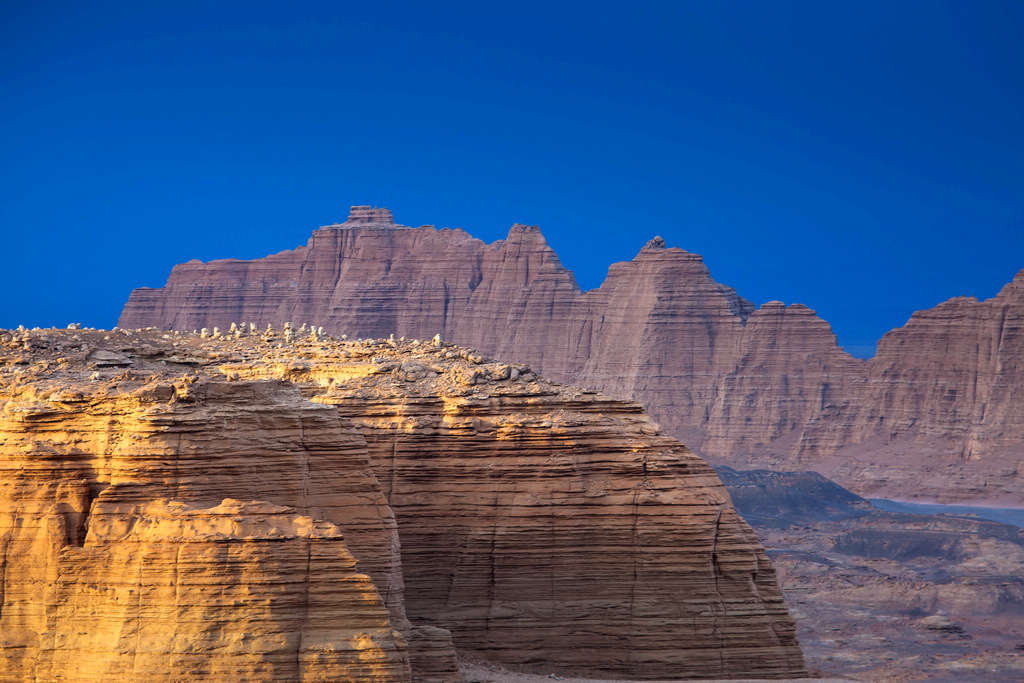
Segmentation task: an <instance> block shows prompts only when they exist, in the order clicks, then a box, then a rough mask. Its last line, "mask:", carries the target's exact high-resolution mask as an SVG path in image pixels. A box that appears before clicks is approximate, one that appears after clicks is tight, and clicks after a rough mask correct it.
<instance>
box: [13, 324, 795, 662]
mask: <svg viewBox="0 0 1024 683" xmlns="http://www.w3.org/2000/svg"><path fill="white" fill-rule="evenodd" d="M226 332H227V330H225V331H224V333H222V332H221V331H220V330H217V331H215V332H213V333H208V334H207V336H206V337H202V336H199V335H180V334H172V333H165V332H159V331H155V330H153V331H141V332H132V331H125V330H115V331H111V332H104V331H93V330H34V331H6V332H0V373H2V374H0V378H2V382H0V401H2V402H3V405H2V408H0V563H2V571H0V576H2V577H3V578H2V580H0V591H2V602H0V605H2V608H0V634H2V636H0V637H2V640H0V672H2V673H0V680H19V681H20V680H30V679H33V680H34V679H37V678H38V679H46V680H51V679H52V680H62V679H64V680H101V679H103V680H110V679H111V678H112V677H115V676H120V677H123V678H125V679H127V680H171V679H173V680H217V679H221V680H223V679H233V680H245V679H260V680H337V679H338V678H343V679H349V680H367V681H391V680H409V679H410V677H411V678H412V679H414V680H433V681H450V680H457V679H458V673H457V666H456V661H455V657H454V652H453V650H452V646H451V642H452V641H454V643H455V644H456V646H458V647H461V648H464V649H466V650H472V651H478V652H480V653H483V654H485V655H486V656H488V657H490V658H491V659H493V660H494V661H501V662H506V663H508V664H512V665H516V666H520V667H523V668H530V667H536V666H543V667H545V669H546V670H548V671H551V670H558V671H566V672H570V671H572V672H587V673H591V674H602V675H604V674H608V675H615V676H616V677H620V678H621V677H630V678H651V677H660V678H677V677H694V676H711V677H736V676H755V675H756V676H769V677H787V676H793V675H799V674H800V673H802V671H803V659H802V656H801V654H800V649H799V646H798V645H797V642H796V639H795V635H794V633H795V630H794V625H793V621H792V619H791V618H790V616H789V614H788V612H787V610H786V607H785V605H784V603H783V601H782V594H781V592H780V591H779V588H778V586H777V583H776V580H775V574H774V570H773V568H772V565H771V563H770V561H769V560H768V559H767V557H766V555H765V553H764V550H763V549H762V548H761V546H760V545H759V544H758V543H757V540H756V538H755V537H754V535H753V533H752V532H751V530H750V528H749V527H748V526H747V525H746V524H745V523H744V522H743V521H742V520H741V519H740V518H739V516H738V515H736V513H735V511H734V510H733V509H732V506H731V504H730V502H729V499H728V496H727V494H726V493H725V490H724V488H723V487H722V485H721V483H720V482H719V480H718V478H717V477H716V476H715V475H714V473H713V472H712V471H711V470H710V468H709V467H708V466H707V465H706V464H705V463H704V462H703V461H702V460H700V459H699V458H697V457H696V456H694V455H693V454H692V453H690V452H689V451H687V450H686V448H685V447H683V446H682V445H681V444H679V443H678V442H676V441H674V440H673V439H670V438H667V437H664V436H661V435H660V434H659V430H658V428H657V426H656V425H655V424H653V423H652V422H651V421H650V420H649V419H648V418H647V417H646V416H645V415H644V414H643V413H642V411H641V409H640V407H639V406H638V405H637V404H634V403H626V402H621V401H615V400H611V399H608V398H606V397H604V396H601V395H600V394H596V393H593V392H587V391H581V390H577V389H572V388H569V387H562V386H560V385H556V384H551V383H548V382H545V381H543V380H541V379H539V378H538V377H537V376H536V375H535V374H534V373H533V372H532V371H531V370H530V369H529V368H527V367H526V366H523V365H514V364H513V365H508V364H503V363H497V362H492V361H488V360H486V359H484V358H482V357H481V356H480V355H478V354H476V353H474V352H472V351H468V350H466V349H460V348H458V347H455V346H452V345H450V344H445V343H440V342H438V343H428V342H405V341H401V340H398V341H393V340H392V341H387V340H379V341H369V342H352V341H343V340H340V339H332V338H319V339H313V338H311V337H315V336H317V335H315V334H313V335H310V332H309V331H307V330H302V331H301V332H300V331H297V330H295V331H293V330H292V329H288V330H284V329H282V330H279V331H276V332H271V333H268V334H263V333H259V334H252V333H250V332H249V331H248V330H246V331H244V332H243V331H239V332H237V333H232V334H230V335H228V334H225V333H226ZM300 335H302V336H300ZM311 399H312V400H311ZM449 631H450V633H449Z"/></svg>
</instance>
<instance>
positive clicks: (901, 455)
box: [119, 207, 1024, 504]
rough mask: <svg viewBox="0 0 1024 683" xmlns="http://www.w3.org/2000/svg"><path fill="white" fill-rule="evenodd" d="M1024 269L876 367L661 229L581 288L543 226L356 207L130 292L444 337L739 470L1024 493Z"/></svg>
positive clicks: (224, 320)
mask: <svg viewBox="0 0 1024 683" xmlns="http://www.w3.org/2000/svg"><path fill="white" fill-rule="evenodd" d="M1022 319H1024V273H1022V274H1021V275H1018V276H1017V278H1015V280H1014V282H1012V283H1010V284H1009V285H1007V287H1006V289H1004V290H1003V292H1002V293H1001V294H1000V295H999V296H998V297H996V298H995V299H992V300H990V301H984V302H979V301H976V300H973V299H964V298H961V299H954V300H952V301H950V302H947V303H945V304H942V305H941V306H939V307H937V308H935V309H933V310H931V311H926V312H922V313H918V314H915V316H914V318H912V319H911V321H910V322H909V323H908V324H907V326H906V327H904V328H901V329H899V330H894V331H893V332H891V333H889V334H888V335H887V336H886V338H885V339H883V340H882V342H881V343H880V345H879V350H878V355H877V356H876V357H875V358H874V359H872V360H871V361H870V362H865V361H862V360H859V359H855V358H853V357H851V356H849V355H848V354H846V353H845V352H843V351H842V350H841V349H840V348H839V347H838V346H837V344H836V339H835V335H834V334H833V333H832V330H831V328H830V327H829V325H828V323H827V322H825V321H824V320H822V319H821V318H819V317H818V316H817V315H815V313H814V311H812V310H810V309H808V308H807V307H805V306H802V305H799V304H795V305H791V306H785V305H783V304H781V303H779V302H769V303H766V304H764V305H763V306H761V307H760V308H759V309H757V308H756V307H755V306H754V305H753V304H751V303H750V302H748V301H746V300H744V299H743V298H742V297H740V296H738V295H737V294H736V292H735V291H734V290H732V289H731V288H729V287H726V286H724V285H721V284H719V283H717V282H715V281H714V279H712V277H711V275H710V273H709V272H708V269H707V267H706V266H705V264H704V262H703V259H702V258H701V257H700V256H699V255H696V254H691V253H688V252H685V251H683V250H682V249H677V248H668V249H666V248H664V243H663V242H662V241H659V240H651V242H650V243H648V245H647V246H645V247H643V248H642V249H641V250H640V253H639V254H638V255H637V256H636V258H634V259H633V260H632V261H630V262H627V263H616V264H614V265H612V266H611V267H610V268H609V271H608V277H607V279H606V280H605V282H604V283H603V284H602V285H601V287H599V288H598V289H595V290H591V291H588V292H581V291H580V289H579V287H578V286H577V284H576V282H575V279H574V278H573V275H572V273H570V272H569V271H568V270H566V269H565V268H564V267H562V265H561V264H560V263H559V261H558V257H557V255H556V254H555V253H554V251H552V250H551V248H550V247H549V246H548V245H547V243H546V242H545V240H544V238H543V236H542V235H541V234H540V231H539V230H538V229H537V228H536V227H530V226H525V225H514V226H513V227H512V229H511V230H510V231H509V235H508V238H507V239H505V240H499V241H497V242H495V243H493V244H484V243H483V242H482V241H480V240H477V239H473V238H472V237H471V236H470V235H468V234H467V233H465V232H463V231H462V230H449V229H442V230H435V229H434V228H433V227H431V226H425V227H422V228H415V229H412V228H405V227H403V226H399V225H396V224H395V223H394V221H393V219H392V217H391V214H390V212H388V211H387V210H386V209H371V208H369V207H353V214H352V217H350V219H349V220H348V221H347V222H346V223H343V224H337V225H331V226H325V227H323V228H320V229H319V230H317V231H315V232H314V233H313V236H312V237H311V238H310V240H309V243H308V244H307V245H306V246H304V247H299V248H297V249H295V250H294V251H284V252H281V253H279V254H275V255H273V256H268V257H267V258H264V259H257V260H254V261H238V260H230V259H229V260H222V261H212V262H210V263H201V262H199V261H191V262H189V263H185V264H181V265H178V266H175V267H174V269H173V270H172V271H171V275H170V278H169V279H168V282H167V285H166V286H165V287H163V288H160V289H148V288H142V289H138V290H135V292H133V293H132V295H131V297H130V299H129V301H128V303H127V304H126V306H125V308H124V311H123V312H122V315H121V320H120V323H119V324H120V325H121V326H123V327H126V328H139V327H146V326H157V327H160V328H166V329H176V330H181V331H191V330H199V329H200V328H202V327H211V328H212V327H213V326H214V325H218V326H221V327H222V328H223V327H226V326H227V325H228V324H230V323H231V322H232V321H243V320H244V321H254V322H256V323H257V324H259V325H260V326H261V327H263V326H265V325H267V324H268V323H271V324H274V325H277V326H280V325H281V324H282V323H283V322H284V321H287V320H295V321H300V322H301V321H306V322H310V323H315V324H316V325H318V326H323V327H324V328H325V329H326V330H327V331H329V332H331V333H333V334H338V335H340V334H343V333H344V334H348V335H349V336H351V337H353V338H356V337H380V336H387V335H388V334H391V333H394V334H396V335H406V336H408V337H419V338H421V339H427V338H430V337H432V336H433V335H434V334H438V333H440V334H441V335H442V337H443V338H445V339H450V340H452V341H454V342H457V343H460V344H465V345H467V346H472V347H474V348H479V349H481V350H482V351H483V352H485V353H487V354H489V355H493V356H495V357H499V358H504V359H509V360H518V361H522V362H525V363H529V364H530V365H532V366H533V367H534V368H536V369H537V370H538V371H539V372H541V373H543V374H544V375H545V376H548V377H551V378H553V379H557V380H560V381H566V382H571V383H573V384H580V385H583V386H588V387H592V388H595V389H599V390H601V391H604V392H606V393H608V394H609V395H612V396H615V397H619V398H628V399H632V400H636V401H639V402H641V403H642V404H643V405H644V406H645V407H646V409H647V410H648V411H649V412H650V414H651V415H652V417H654V419H656V420H658V421H659V422H660V423H661V424H662V425H663V426H664V428H665V430H666V432H667V433H669V434H671V435H673V436H675V437H677V438H679V439H680V440H682V441H683V442H684V443H686V444H687V445H688V446H690V447H691V448H694V449H695V450H697V451H698V452H700V453H702V454H703V455H706V456H708V457H709V458H715V459H718V460H720V461H721V462H723V463H727V464H733V465H736V466H740V467H743V466H748V465H750V466H762V467H763V466H769V467H775V468H778V469H815V470H817V471H819V472H822V473H823V474H826V475H828V476H830V477H832V478H834V479H835V480H836V481H838V482H840V483H842V484H843V485H844V486H847V487H848V488H850V489H851V490H853V491H856V492H858V493H861V494H864V495H873V496H890V497H899V498H907V497H919V498H928V499H937V500H942V501H947V502H953V501H955V500H988V501H990V502H1000V501H1001V502H1004V503H1014V504H1020V503H1024V497H1022V492H1024V469H1022V468H1021V466H1020V465H1021V462H1020V453H1021V451H1022V450H1024V409H1022V408H1021V406H1022V405H1024V401H1021V396H1020V393H1019V387H1021V386H1024V377H1021V372H1024V371H1022V370H1021V369H1020V368H1022V367H1024V334H1022V332H1021V330H1022V322H1021V321H1022Z"/></svg>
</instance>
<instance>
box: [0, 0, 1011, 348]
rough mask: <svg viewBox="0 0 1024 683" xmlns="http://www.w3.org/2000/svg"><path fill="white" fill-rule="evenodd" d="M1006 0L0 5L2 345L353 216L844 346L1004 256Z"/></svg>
mask: <svg viewBox="0 0 1024 683" xmlns="http://www.w3.org/2000/svg"><path fill="white" fill-rule="evenodd" d="M1022 67H1024V3H1022V2H1019V1H1017V0H1009V1H1006V2H995V1H993V2H983V3H966V2H950V3H947V2H898V3H892V2H851V3H838V2H817V1H816V2H782V1H780V2H753V1H747V2H728V1H714V2H711V1H708V2H671V3H658V2H643V3H637V2H618V3H602V2H596V3H594V2H589V3H558V2H547V3H531V2H518V3H514V4H512V3H508V4H505V3H502V4H497V3H479V2H473V3H445V2H437V3H391V2H373V3H358V4H357V3H335V2H332V3H326V2H325V3H314V2H310V3H286V2H259V1H250V2H245V3H241V2H228V1H217V2H173V3H171V2H168V3H160V2H152V3H150V2H142V3H138V2H133V3H47V2H3V3H2V4H0V130H2V131H3V133H2V134H0V142H2V147H0V150H2V151H0V188H2V189H0V193H2V194H0V225H2V226H3V234H4V249H3V250H2V255H0V259H2V260H0V277H2V278H3V287H2V288H0V289H2V291H0V326H3V327H13V326H17V325H18V324H25V325H27V326H30V327H31V326H36V325H38V326H50V325H56V326H64V325H66V324H67V323H69V322H72V321H75V322H82V323H84V324H86V325H90V326H97V327H110V326H113V325H114V324H115V323H116V320H117V316H118V313H119V311H120V308H121V306H122V305H123V303H124V301H125V300H126V299H127V297H128V294H129V293H130V291H131V290H132V289H133V288H134V287H137V286H160V285H162V284H163V283H164V281H165V280H166V277H167V274H168V272H169V271H170V268H171V266H172V265H173V264H175V263H178V262H182V261H187V260H189V259H191V258H200V259H203V260H209V259H213V258H224V257H238V258H257V257H261V256H265V255H266V254H268V253H273V252H277V251H280V250H282V249H290V248H293V247H295V246H297V245H299V244H304V243H305V241H306V239H307V238H308V236H309V233H310V232H311V231H312V230H313V229H314V228H316V227H317V226H319V225H324V224H327V223H332V222H334V221H340V220H344V218H345V216H346V214H347V210H348V206H349V205H351V204H372V205H378V206H388V207H390V208H391V209H392V210H393V211H394V213H395V216H396V218H397V219H398V221H399V222H401V223H404V224H407V225H421V224H425V223H430V224H436V225H438V226H439V227H440V226H452V227H455V226H461V227H463V228H465V229H466V230H467V231H469V232H470V233H472V234H473V235H475V236H477V237H480V238H481V239H484V240H486V241H493V240H495V239H500V238H503V237H504V236H505V235H506V234H507V231H508V228H509V226H511V224H512V223H515V222H521V223H530V224H538V225H540V226H541V230H542V231H543V232H544V234H545V235H546V236H547V238H548V241H549V242H550V243H551V245H552V246H553V247H554V248H555V249H556V251H557V252H558V253H559V255H560V257H561V259H562V261H563V263H564V264H565V265H566V266H567V267H569V268H571V269H572V270H573V271H574V272H575V273H576V275H577V279H578V281H579V282H580V284H581V285H582V286H583V287H584V288H591V287H596V286H598V285H599V284H600V283H601V281H602V280H603V278H604V275H605V273H606V271H607V267H608V265H609V264H610V263H612V262H615V261H621V260H628V259H630V258H632V257H633V256H634V255H635V254H636V252H637V251H638V250H639V249H640V247H641V246H642V245H643V244H644V242H646V241H647V240H648V239H649V238H650V237H652V236H654V235H662V236H663V237H664V238H665V239H666V241H667V242H668V244H669V246H678V247H682V248H684V249H687V250H689V251H693V252H697V253H701V254H703V255H704V257H705V260H706V262H707V263H708V265H709V267H710V268H711V272H712V274H713V275H714V276H715V278H716V279H717V280H719V281H720V282H724V283H726V284H729V285H731V286H734V287H736V288H737V290H738V291H739V292H740V294H742V295H743V296H745V297H747V298H748V299H750V300H752V301H754V302H755V303H757V304H761V303H764V302H765V301H769V300H773V299H779V300H783V301H786V302H788V303H794V302H800V303H805V304H807V305H809V306H811V307H812V308H814V309H816V310H817V311H818V312H819V314H820V315H821V316H822V317H824V318H825V319H827V320H828V321H829V322H830V323H832V325H833V328H834V329H835V331H836V333H837V335H838V336H839V340H840V343H841V344H843V345H845V346H847V347H848V348H851V349H854V350H859V351H860V352H861V353H863V352H864V351H866V350H869V349H870V348H871V347H872V346H873V344H874V342H875V341H876V340H877V339H878V338H879V337H880V336H881V335H882V334H883V333H885V332H886V331H887V330H889V329H891V328H892V327H895V326H898V325H901V324H903V323H904V322H905V321H906V319H907V318H908V317H909V316H910V314H911V313H912V312H913V311H914V310H917V309H921V308H928V307H931V306H933V305H935V304H937V303H938V302H940V301H942V300H944V299H947V298H949V297H951V296H956V295H960V294H968V295H971V294H973V295H976V296H979V297H981V298H987V297H991V296H993V295H995V294H996V292H997V291H998V290H999V288H1000V287H1001V286H1002V285H1003V284H1004V283H1006V282H1007V281H1009V280H1010V279H1011V278H1012V277H1013V275H1014V274H1015V273H1016V272H1017V271H1018V270H1020V269H1021V268H1024V68H1022Z"/></svg>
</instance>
